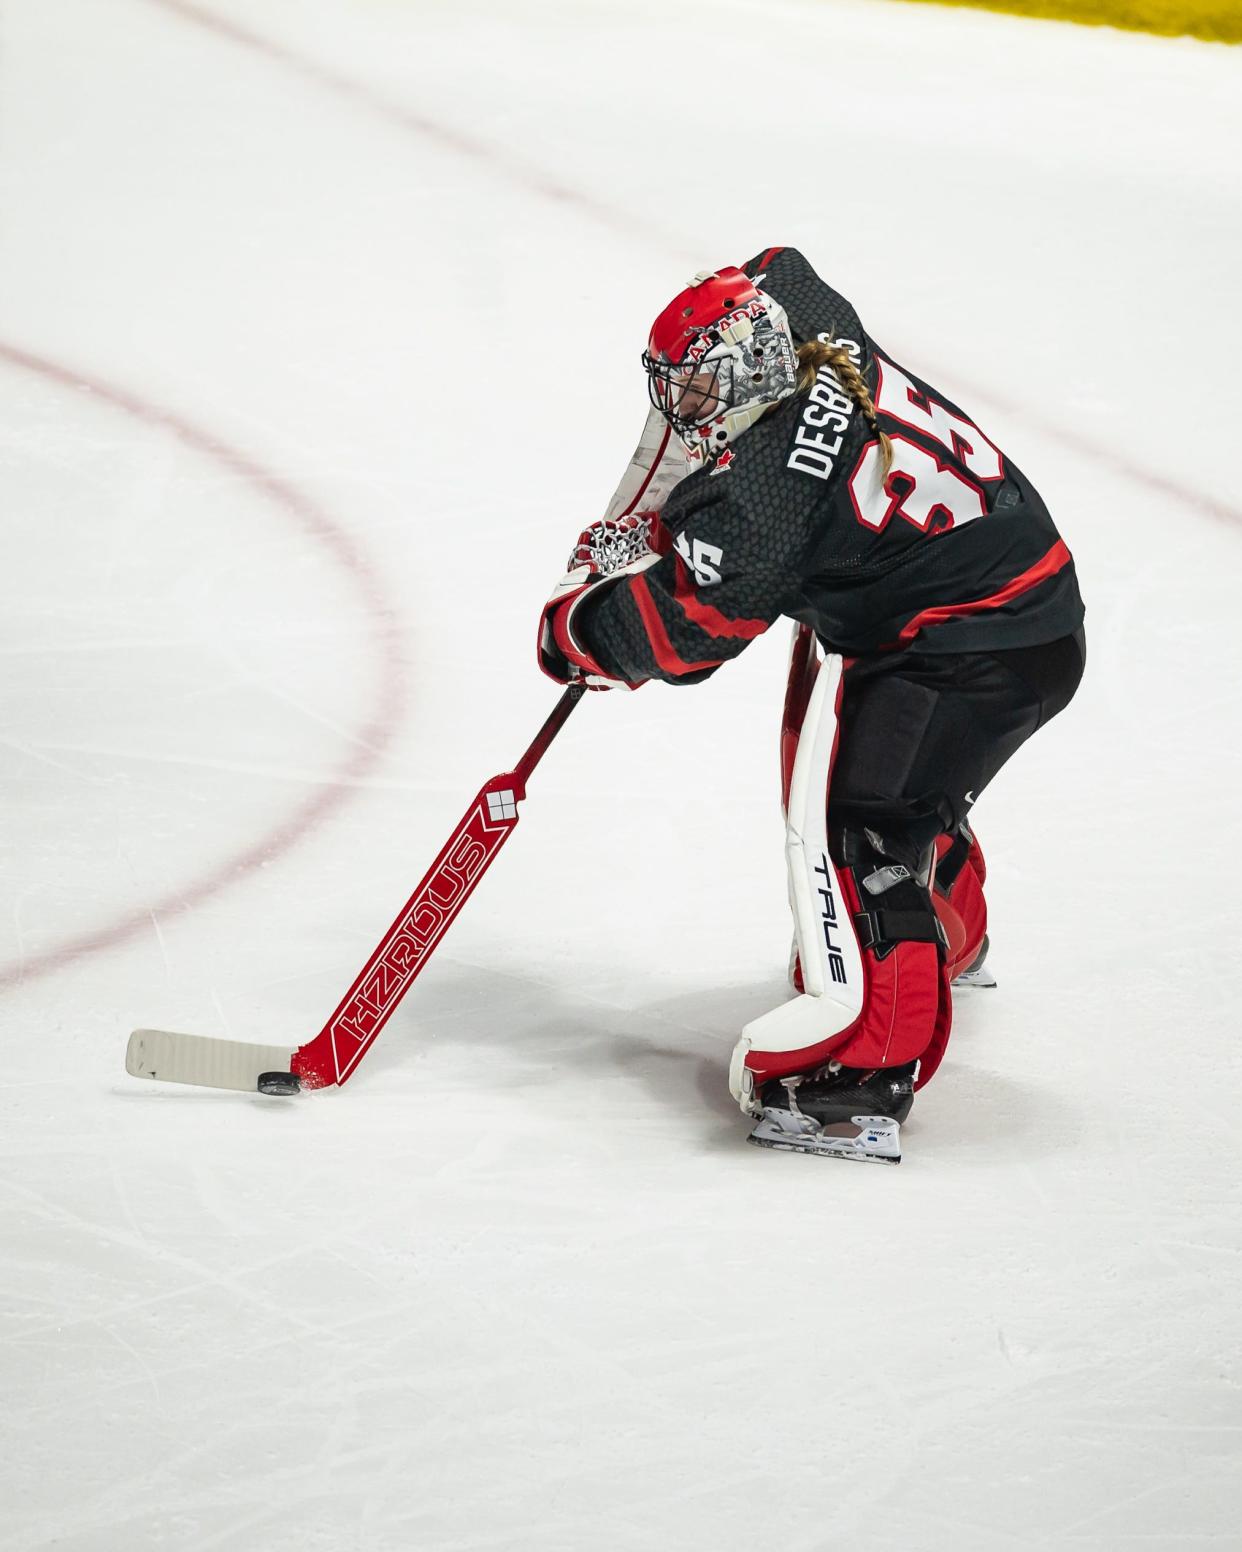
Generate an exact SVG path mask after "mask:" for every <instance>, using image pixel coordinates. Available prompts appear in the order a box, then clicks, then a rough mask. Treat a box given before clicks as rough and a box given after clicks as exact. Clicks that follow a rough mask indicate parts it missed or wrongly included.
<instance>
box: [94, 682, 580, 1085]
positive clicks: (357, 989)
mask: <svg viewBox="0 0 1242 1552" xmlns="http://www.w3.org/2000/svg"><path fill="white" fill-rule="evenodd" d="M582 695H583V686H582V685H580V684H571V685H570V686H569V688H568V689H567V690H566V691H565V693H564V694H563V695H562V696H561V698H560V700H559V701H557V703H556V706H555V707H554V708H553V711H552V714H551V716H549V717H548V719H547V721H546V722H545V723H544V724H543V726H542V727H541V728H540V729H539V731H538V733H537V734H536V735H535V737H534V740H533V741H532V743H531V745H530V748H529V749H527V751H526V753H525V754H524V755H523V756H522V758H521V759H520V760H519V761H518V763H517V765H516V766H515V767H514V768H513V770H511V771H505V772H504V773H503V774H501V775H499V776H493V777H492V779H491V780H490V781H489V782H487V783H486V784H485V785H484V786H483V787H482V788H481V789H480V791H479V793H478V796H477V797H476V798H475V799H474V801H473V802H472V803H471V804H470V807H469V808H468V809H467V810H466V812H465V814H464V815H463V816H462V819H461V822H460V824H458V826H457V828H456V829H455V830H454V831H453V834H452V835H451V836H450V837H449V839H448V841H446V842H445V845H444V848H443V849H442V851H441V852H440V855H439V856H438V857H437V858H436V860H435V861H434V862H433V863H432V864H431V867H430V868H428V870H427V872H426V874H425V875H424V877H423V879H422V882H421V883H420V884H419V886H418V888H417V889H416V890H415V891H414V893H413V894H412V895H411V896H410V898H409V900H408V901H407V902H406V904H405V906H404V907H403V908H402V911H401V914H400V915H399V916H398V917H397V919H396V921H395V922H393V924H392V926H391V927H390V928H389V929H388V931H387V932H386V933H385V934H384V936H383V938H382V939H381V940H380V943H379V945H378V947H377V948H376V950H375V952H374V953H373V954H372V955H371V957H370V959H368V960H367V962H366V964H365V965H364V966H363V968H362V970H361V971H360V972H359V974H358V977H357V979H356V980H355V981H354V984H353V985H352V986H351V987H350V988H349V990H348V991H347V992H346V993H345V995H344V997H343V998H342V999H341V1001H340V1003H339V1005H338V1006H337V1009H336V1011H335V1012H334V1013H333V1015H332V1017H331V1018H330V1019H329V1020H328V1022H327V1023H326V1024H325V1025H324V1027H323V1028H322V1029H321V1030H320V1032H319V1033H318V1034H317V1035H316V1036H315V1038H314V1039H313V1040H310V1041H308V1042H307V1043H306V1044H305V1045H301V1046H298V1048H297V1049H296V1050H290V1049H289V1047H288V1046H273V1045H251V1044H249V1043H247V1042H245V1041H241V1040H219V1039H216V1038H214V1037H213V1036H210V1035H183V1034H177V1033H174V1032H173V1031H172V1030H167V1029H136V1030H134V1032H133V1034H132V1035H130V1037H129V1046H128V1048H127V1050H126V1053H125V1070H126V1072H128V1073H129V1074H130V1075H131V1076H132V1077H135V1078H157V1079H160V1080H161V1081H162V1082H166V1083H197V1084H201V1085H203V1086H205V1087H207V1088H218V1089H241V1090H243V1091H247V1092H250V1093H253V1092H254V1091H255V1090H256V1089H257V1090H258V1092H259V1093H261V1094H296V1093H297V1092H298V1090H299V1089H303V1088H308V1089H319V1088H326V1087H327V1086H328V1085H329V1084H333V1083H335V1084H338V1085H339V1084H342V1083H344V1082H345V1081H346V1079H347V1078H349V1077H350V1075H351V1074H352V1073H354V1072H355V1071H356V1070H357V1067H358V1063H359V1062H360V1061H361V1060H362V1058H363V1057H364V1056H365V1055H366V1053H367V1051H368V1050H370V1048H371V1046H372V1045H373V1044H374V1042H375V1039H376V1037H377V1036H378V1034H379V1032H380V1030H381V1029H383V1027H384V1025H385V1024H386V1023H387V1022H388V1020H389V1019H390V1018H391V1017H392V1015H393V1012H394V1011H395V1010H396V1007H397V1004H398V1003H399V1002H400V1001H401V999H402V997H404V996H405V994H406V992H407V991H409V989H410V986H411V985H412V984H413V981H414V978H415V976H417V975H418V973H419V971H420V970H421V969H422V968H423V966H424V965H425V964H426V963H427V961H428V959H430V957H431V955H432V952H433V951H434V949H435V947H436V945H437V944H438V943H439V941H440V939H441V938H442V937H443V936H444V934H445V933H446V932H447V931H448V929H449V927H450V926H451V925H452V923H453V922H454V921H455V920H456V918H457V915H458V913H459V911H460V910H461V908H462V906H463V905H464V904H465V903H466V901H467V900H468V899H469V898H470V896H471V894H472V893H473V891H474V886H475V885H476V884H477V883H478V881H479V880H480V879H481V878H482V877H483V874H484V873H486V871H487V869H488V868H489V867H490V866H491V863H492V859H493V858H494V857H495V856H496V853H497V852H498V851H499V850H500V848H501V847H502V846H503V845H504V843H505V841H506V840H508V838H509V836H510V834H511V833H512V832H513V830H514V829H515V828H516V827H517V822H518V810H517V806H518V804H519V803H520V802H521V801H522V799H523V798H524V797H525V796H526V782H527V780H528V778H529V777H530V774H531V772H532V771H533V770H534V769H535V767H536V766H537V765H538V764H539V761H540V760H541V759H542V758H543V756H544V754H545V753H546V752H547V749H548V746H549V745H550V744H551V742H552V740H553V739H554V738H555V737H556V735H557V734H558V733H559V732H560V730H561V728H562V727H564V725H565V722H566V720H567V719H568V717H569V714H570V712H571V711H572V710H573V709H574V707H575V706H576V705H577V703H578V701H579V700H580V699H581V698H582Z"/></svg>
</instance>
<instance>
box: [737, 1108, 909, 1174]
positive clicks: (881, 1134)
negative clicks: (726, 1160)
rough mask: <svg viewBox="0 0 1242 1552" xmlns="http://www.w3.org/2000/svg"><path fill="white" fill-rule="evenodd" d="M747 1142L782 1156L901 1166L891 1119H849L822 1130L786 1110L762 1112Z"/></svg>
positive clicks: (898, 1132) (897, 1124) (898, 1130)
mask: <svg viewBox="0 0 1242 1552" xmlns="http://www.w3.org/2000/svg"><path fill="white" fill-rule="evenodd" d="M746 1141H747V1142H753V1143H754V1144H755V1145H756V1147H759V1148H779V1149H780V1150H781V1151H782V1152H784V1153H817V1154H819V1156H820V1157H821V1158H826V1159H858V1160H859V1161H860V1162H862V1163H864V1164H900V1163H901V1124H900V1122H898V1121H894V1120H893V1119H892V1117H891V1116H868V1115H857V1116H851V1118H850V1120H849V1122H848V1123H841V1122H838V1123H836V1124H835V1125H834V1126H830V1127H828V1128H824V1127H821V1126H819V1125H817V1124H816V1122H814V1121H812V1120H810V1118H809V1117H807V1116H801V1115H793V1114H791V1113H790V1112H789V1111H788V1110H764V1112H763V1114H762V1115H761V1116H760V1118H759V1121H758V1123H757V1125H756V1126H755V1129H754V1131H753V1132H751V1134H750V1136H749V1137H748V1138H747V1139H746Z"/></svg>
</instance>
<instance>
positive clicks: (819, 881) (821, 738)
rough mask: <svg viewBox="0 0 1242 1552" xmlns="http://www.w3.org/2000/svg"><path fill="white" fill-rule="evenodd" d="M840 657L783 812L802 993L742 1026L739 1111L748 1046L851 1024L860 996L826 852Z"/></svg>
mask: <svg viewBox="0 0 1242 1552" xmlns="http://www.w3.org/2000/svg"><path fill="white" fill-rule="evenodd" d="M842 669H843V664H842V660H841V658H840V657H839V656H838V655H837V654H836V653H829V654H828V656H827V657H825V659H824V661H823V662H822V663H821V664H820V667H819V676H818V678H817V679H816V681H815V688H814V690H813V691H812V692H811V699H810V704H809V705H808V706H807V712H806V717H805V719H804V721H803V724H802V733H801V736H800V737H799V739H798V752H797V755H796V756H795V759H794V768H793V779H792V781H791V783H790V789H789V807H788V812H787V813H786V816H785V866H786V869H787V871H788V879H789V904H790V908H791V909H792V911H793V918H794V936H795V938H796V940H797V944H798V956H799V958H800V959H801V962H802V981H803V985H804V986H805V987H806V991H805V993H804V994H803V995H802V996H800V997H795V998H794V999H793V1000H792V1002H786V1003H784V1004H782V1005H781V1006H780V1007H779V1008H774V1009H773V1010H772V1012H771V1013H764V1014H762V1015H761V1016H760V1017H759V1018H757V1019H752V1020H751V1021H750V1023H749V1024H747V1025H746V1027H745V1028H744V1029H743V1030H742V1038H741V1039H740V1040H739V1041H738V1044H737V1047H736V1049H735V1050H734V1053H733V1061H732V1063H731V1064H730V1068H729V1087H730V1089H731V1090H732V1093H733V1097H734V1098H735V1099H736V1100H737V1102H738V1103H739V1104H740V1105H741V1107H742V1109H743V1110H746V1111H748V1112H750V1113H754V1111H755V1099H754V1093H753V1084H752V1083H751V1082H750V1081H749V1079H750V1075H749V1074H748V1073H747V1072H746V1070H745V1068H746V1056H747V1053H748V1052H750V1051H752V1050H755V1051H774V1052H777V1051H800V1050H802V1049H804V1048H805V1047H807V1046H812V1045H817V1044H819V1042H820V1041H823V1040H830V1039H831V1038H832V1037H833V1035H837V1034H840V1033H842V1032H843V1031H844V1030H846V1029H848V1028H849V1026H850V1025H851V1024H852V1023H854V1021H855V1020H856V1019H857V1018H858V1016H859V1014H860V1013H861V1012H862V1006H863V996H864V980H863V963H862V951H861V950H860V949H859V946H858V938H857V936H856V934H855V932H854V926H853V923H852V922H851V921H850V919H849V910H848V907H847V905H846V901H845V897H844V895H843V894H842V891H841V883H840V880H839V879H838V877H837V871H836V868H835V866H834V864H833V861H832V858H831V857H830V856H829V854H828V803H827V793H828V780H829V777H830V775H831V773H832V760H833V755H834V753H835V750H836V740H837V711H836V707H837V692H838V689H839V687H840V684H841V674H842Z"/></svg>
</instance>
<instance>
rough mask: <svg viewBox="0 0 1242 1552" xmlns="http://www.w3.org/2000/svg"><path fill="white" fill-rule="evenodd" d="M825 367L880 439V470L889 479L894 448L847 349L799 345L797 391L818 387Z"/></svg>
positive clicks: (822, 342)
mask: <svg viewBox="0 0 1242 1552" xmlns="http://www.w3.org/2000/svg"><path fill="white" fill-rule="evenodd" d="M822 366H826V367H829V368H830V369H831V371H832V375H833V376H834V377H835V378H836V380H837V382H838V384H839V385H840V388H841V391H842V393H845V394H847V395H848V396H849V397H850V398H851V399H853V401H854V403H855V404H857V405H858V407H859V409H860V410H862V412H863V414H864V415H865V416H866V418H867V423H868V424H869V425H870V427H871V429H872V431H874V432H875V434H876V437H877V438H878V439H879V443H880V466H881V468H882V469H883V471H884V477H885V479H887V478H888V474H889V471H890V470H891V469H892V467H893V444H892V442H890V441H889V439H888V434H887V432H884V431H881V430H880V427H879V424H878V423H877V421H876V415H875V405H874V404H873V403H872V400H871V390H870V389H869V388H868V387H867V383H866V379H865V378H864V377H863V375H862V373H861V372H860V371H859V370H858V368H857V367H856V366H855V365H854V359H853V357H852V356H851V355H850V353H849V351H848V350H846V348H845V346H844V345H829V344H828V343H827V341H826V340H819V339H813V340H807V341H806V343H805V344H802V345H799V346H798V388H797V391H798V392H799V393H809V392H810V390H811V388H812V387H813V386H814V384H815V374H816V373H817V372H818V371H819V369H820V367H822Z"/></svg>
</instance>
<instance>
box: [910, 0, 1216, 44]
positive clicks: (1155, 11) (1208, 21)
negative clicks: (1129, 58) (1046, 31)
mask: <svg viewBox="0 0 1242 1552" xmlns="http://www.w3.org/2000/svg"><path fill="white" fill-rule="evenodd" d="M932 3H933V4H936V5H969V6H972V7H973V8H974V9H975V10H984V11H1007V12H1009V13H1010V14H1011V15H1013V16H1042V17H1045V18H1047V19H1048V20H1050V21H1061V22H1081V23H1083V24H1084V25H1086V26H1088V27H1124V28H1126V29H1127V30H1128V31H1131V32H1155V33H1159V34H1161V35H1162V36H1164V37H1191V38H1204V39H1206V40H1207V42H1209V43H1242V0H1214V3H1213V0H1200V3H1197V0H932Z"/></svg>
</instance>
